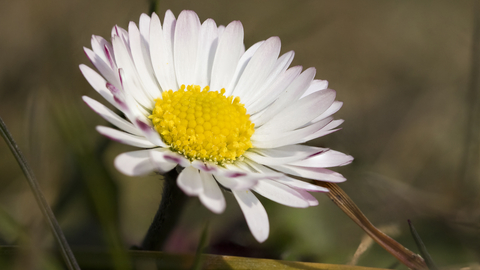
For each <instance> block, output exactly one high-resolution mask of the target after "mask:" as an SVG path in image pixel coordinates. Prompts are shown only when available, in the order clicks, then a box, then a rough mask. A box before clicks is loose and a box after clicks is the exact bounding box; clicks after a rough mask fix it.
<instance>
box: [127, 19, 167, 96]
mask: <svg viewBox="0 0 480 270" xmlns="http://www.w3.org/2000/svg"><path fill="white" fill-rule="evenodd" d="M128 33H129V37H130V48H131V52H132V58H133V62H134V63H135V67H136V69H137V70H138V75H139V77H140V80H141V82H142V84H143V86H144V87H145V90H146V91H145V92H146V94H147V95H148V97H149V98H150V100H153V99H155V98H157V97H159V96H160V94H161V92H160V89H159V88H158V84H157V79H156V78H155V77H154V74H153V67H152V62H151V61H150V59H151V58H150V51H149V47H148V44H147V43H146V41H144V38H143V37H142V36H141V34H140V31H139V30H138V28H137V26H136V25H135V23H134V22H130V24H129V25H128Z"/></svg>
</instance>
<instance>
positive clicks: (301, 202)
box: [252, 180, 309, 208]
mask: <svg viewBox="0 0 480 270" xmlns="http://www.w3.org/2000/svg"><path fill="white" fill-rule="evenodd" d="M252 190H253V191H255V192H257V193H258V194H260V195H262V196H263V197H265V198H268V199H270V200H272V201H274V202H277V203H280V204H283V205H286V206H290V207H297V208H305V207H308V206H309V204H308V202H307V201H306V200H305V199H304V197H303V196H302V195H300V193H298V192H297V191H296V190H295V189H293V188H289V187H287V186H285V185H282V184H280V183H277V182H275V181H273V180H260V181H258V184H257V185H255V186H254V187H253V188H252Z"/></svg>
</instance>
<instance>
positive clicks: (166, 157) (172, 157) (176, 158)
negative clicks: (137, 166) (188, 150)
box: [152, 148, 190, 168]
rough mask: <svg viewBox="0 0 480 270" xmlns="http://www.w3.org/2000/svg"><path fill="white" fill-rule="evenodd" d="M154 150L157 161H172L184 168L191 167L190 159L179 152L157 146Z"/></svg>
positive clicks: (154, 157) (153, 155) (153, 156)
mask: <svg viewBox="0 0 480 270" xmlns="http://www.w3.org/2000/svg"><path fill="white" fill-rule="evenodd" d="M154 150H155V151H154V152H153V151H152V153H153V154H152V158H153V159H154V160H155V161H160V162H170V163H174V164H178V165H180V166H182V167H184V168H186V167H190V161H189V160H188V159H186V158H185V157H184V156H182V155H180V154H178V153H175V152H172V151H170V150H169V149H168V148H155V149H154Z"/></svg>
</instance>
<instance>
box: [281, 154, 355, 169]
mask: <svg viewBox="0 0 480 270" xmlns="http://www.w3.org/2000/svg"><path fill="white" fill-rule="evenodd" d="M352 161H353V157H352V156H349V155H346V154H344V153H341V152H338V151H334V150H328V151H326V152H323V153H320V154H318V155H314V156H311V157H309V158H307V159H304V160H299V161H295V162H291V163H290V164H289V165H296V166H302V167H319V168H329V167H337V166H344V165H347V164H350V163H351V162H352Z"/></svg>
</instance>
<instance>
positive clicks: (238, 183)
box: [214, 174, 258, 190]
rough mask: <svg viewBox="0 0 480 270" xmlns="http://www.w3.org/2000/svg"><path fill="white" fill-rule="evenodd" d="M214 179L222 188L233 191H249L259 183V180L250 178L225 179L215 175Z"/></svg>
mask: <svg viewBox="0 0 480 270" xmlns="http://www.w3.org/2000/svg"><path fill="white" fill-rule="evenodd" d="M214 177H215V179H216V180H217V181H218V182H219V183H220V184H222V186H224V187H226V188H229V189H232V190H247V189H250V188H251V187H253V186H255V185H256V184H257V183H258V180H257V179H251V178H248V177H241V178H240V177H236V178H235V177H225V176H224V175H221V174H215V175H214Z"/></svg>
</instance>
